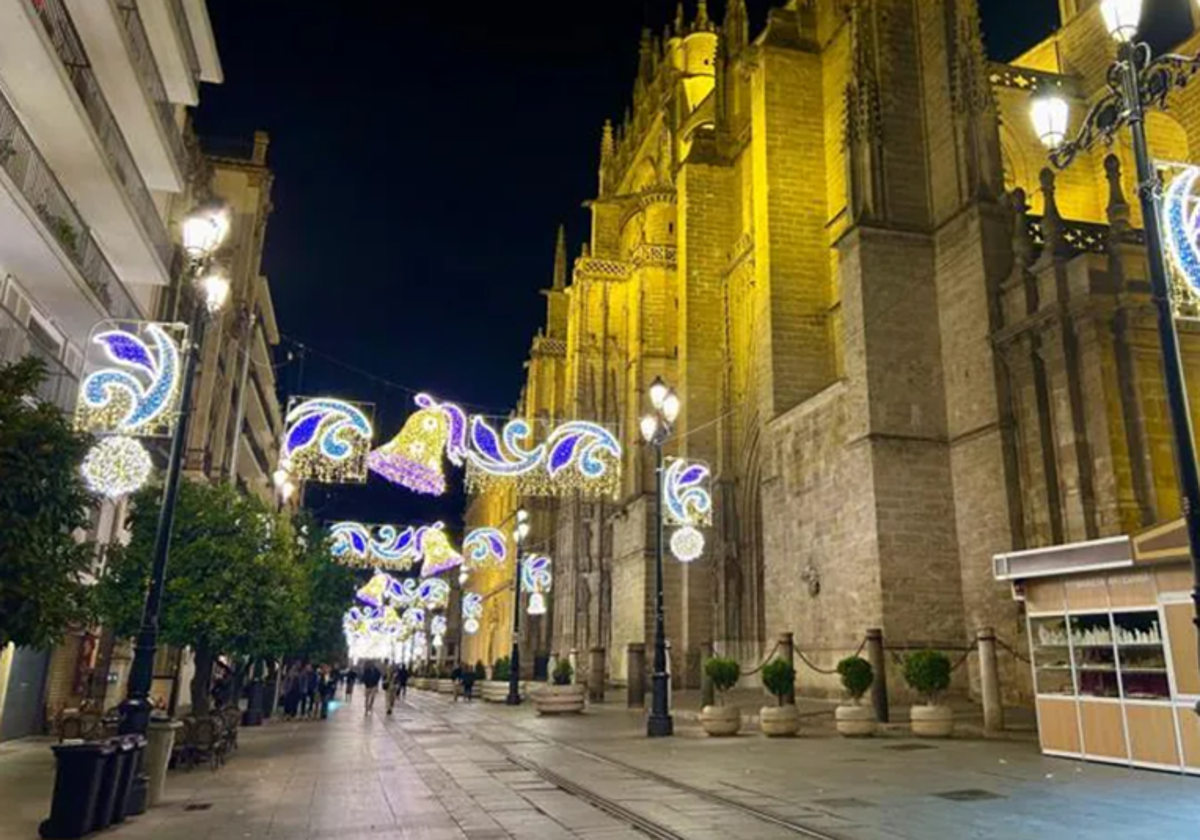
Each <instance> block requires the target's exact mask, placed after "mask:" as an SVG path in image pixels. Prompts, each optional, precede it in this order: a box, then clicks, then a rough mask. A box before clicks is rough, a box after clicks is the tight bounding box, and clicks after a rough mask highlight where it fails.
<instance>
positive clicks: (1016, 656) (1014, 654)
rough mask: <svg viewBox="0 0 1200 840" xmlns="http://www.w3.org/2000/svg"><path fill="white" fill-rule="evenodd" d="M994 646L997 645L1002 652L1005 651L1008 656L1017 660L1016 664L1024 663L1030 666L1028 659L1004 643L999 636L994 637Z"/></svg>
mask: <svg viewBox="0 0 1200 840" xmlns="http://www.w3.org/2000/svg"><path fill="white" fill-rule="evenodd" d="M996 644H998V645H999V646H1000V648H1001V649H1002V650H1005V651H1007V652H1008V654H1009V656H1011V657H1012V658H1013V659H1015V660H1017V661H1018V662H1024V663H1025V664H1026V665H1030V664H1032V663H1031V662H1030V660H1029V658H1028V657H1026V656H1022V655H1021V654H1020V653H1018V652H1017V650H1016V648H1014V647H1012V646H1011V645H1009V643H1008V642H1006V641H1004V640H1003V639H1001V638H1000V637H999V636H997V637H996Z"/></svg>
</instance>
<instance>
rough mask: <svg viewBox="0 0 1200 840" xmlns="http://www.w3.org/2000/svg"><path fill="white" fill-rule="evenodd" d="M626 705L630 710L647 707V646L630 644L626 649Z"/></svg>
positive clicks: (638, 643)
mask: <svg viewBox="0 0 1200 840" xmlns="http://www.w3.org/2000/svg"><path fill="white" fill-rule="evenodd" d="M625 705H626V706H628V707H629V708H630V709H644V708H645V707H646V645H645V643H644V642H630V643H629V646H628V647H627V648H626V649H625Z"/></svg>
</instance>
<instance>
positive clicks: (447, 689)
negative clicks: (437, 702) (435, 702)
mask: <svg viewBox="0 0 1200 840" xmlns="http://www.w3.org/2000/svg"><path fill="white" fill-rule="evenodd" d="M437 693H438V694H453V693H454V680H438V681H437Z"/></svg>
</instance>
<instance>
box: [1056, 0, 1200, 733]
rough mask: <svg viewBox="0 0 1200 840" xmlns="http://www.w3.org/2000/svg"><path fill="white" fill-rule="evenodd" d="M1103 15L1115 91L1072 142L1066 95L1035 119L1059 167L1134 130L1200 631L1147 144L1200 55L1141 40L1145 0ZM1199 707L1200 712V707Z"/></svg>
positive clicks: (1175, 346) (1174, 355) (1198, 494)
mask: <svg viewBox="0 0 1200 840" xmlns="http://www.w3.org/2000/svg"><path fill="white" fill-rule="evenodd" d="M1100 12H1101V14H1102V15H1103V16H1104V23H1105V25H1106V26H1107V27H1108V31H1109V34H1110V35H1111V36H1112V37H1113V38H1114V39H1115V40H1116V41H1117V42H1118V44H1119V48H1118V54H1117V60H1116V62H1115V63H1114V64H1113V65H1112V66H1111V67H1109V69H1108V92H1107V93H1105V95H1104V96H1103V97H1102V98H1101V99H1100V101H1099V102H1097V103H1096V104H1095V105H1094V106H1092V108H1091V110H1090V111H1088V113H1087V115H1086V116H1085V118H1084V121H1083V125H1082V127H1081V128H1080V129H1079V131H1078V133H1077V134H1076V135H1075V137H1074V138H1072V139H1068V138H1067V129H1068V122H1069V117H1070V108H1069V106H1068V105H1067V101H1066V100H1065V99H1064V98H1063V97H1061V96H1059V95H1057V94H1055V93H1050V94H1049V95H1042V96H1039V97H1038V98H1037V99H1035V100H1034V103H1033V107H1032V117H1033V123H1034V128H1035V130H1036V131H1037V133H1038V136H1039V137H1040V138H1041V139H1042V142H1043V143H1045V144H1046V146H1047V147H1048V148H1049V149H1050V162H1051V163H1053V164H1054V165H1055V166H1056V167H1057V168H1059V169H1065V168H1066V167H1068V166H1069V165H1070V164H1071V162H1072V161H1073V160H1074V159H1075V158H1076V157H1077V156H1078V155H1079V154H1080V153H1081V152H1086V151H1088V150H1090V149H1092V148H1093V147H1095V146H1096V145H1097V144H1098V143H1100V142H1102V141H1103V142H1104V143H1109V144H1111V143H1112V142H1113V140H1114V138H1115V137H1116V135H1117V133H1118V132H1119V131H1120V130H1121V129H1122V128H1125V127H1126V126H1128V127H1129V130H1130V132H1131V133H1132V135H1133V154H1134V157H1135V159H1136V161H1137V179H1138V186H1137V191H1138V197H1139V199H1140V200H1141V203H1142V218H1143V219H1144V224H1145V227H1146V258H1147V262H1148V264H1149V269H1150V287H1151V292H1152V294H1153V297H1154V305H1155V308H1156V309H1157V311H1158V337H1159V342H1160V344H1161V345H1162V355H1163V359H1162V362H1163V375H1164V378H1165V380H1166V383H1165V384H1166V390H1167V405H1168V408H1169V411H1170V416H1171V427H1172V430H1173V432H1174V437H1175V454H1176V458H1177V460H1178V467H1179V484H1180V490H1181V492H1182V495H1183V516H1184V522H1185V524H1186V527H1187V537H1188V546H1189V553H1190V554H1191V558H1192V574H1193V580H1194V587H1193V591H1192V601H1193V603H1194V605H1195V610H1196V617H1195V619H1194V620H1195V623H1196V626H1197V628H1198V629H1200V473H1198V472H1197V466H1196V446H1195V439H1194V437H1193V435H1192V419H1191V414H1190V412H1189V410H1188V397H1187V386H1186V381H1185V379H1184V373H1183V358H1182V354H1181V353H1180V349H1179V335H1178V333H1177V332H1176V330H1175V310H1174V306H1173V304H1172V301H1171V284H1170V280H1169V276H1168V273H1167V263H1166V257H1165V254H1164V252H1163V238H1162V222H1161V218H1162V217H1161V210H1162V181H1161V180H1160V179H1159V176H1158V171H1157V170H1156V169H1155V167H1154V162H1153V160H1151V157H1150V150H1149V146H1148V144H1147V142H1146V110H1147V109H1148V108H1150V107H1157V108H1160V109H1164V108H1166V105H1167V97H1168V95H1169V94H1170V93H1171V91H1172V90H1174V89H1175V88H1182V87H1183V86H1184V85H1185V84H1186V83H1187V81H1188V80H1189V79H1190V78H1191V77H1192V76H1193V75H1195V73H1196V72H1197V71H1198V70H1200V55H1198V56H1195V57H1192V58H1188V57H1186V56H1180V55H1170V54H1168V55H1161V56H1158V57H1155V56H1154V54H1153V52H1152V51H1151V49H1150V46H1149V45H1148V44H1145V43H1143V42H1140V41H1138V40H1137V31H1138V26H1139V24H1140V22H1141V16H1142V0H1102V2H1101V4H1100ZM1197 711H1198V712H1200V704H1198V705H1197Z"/></svg>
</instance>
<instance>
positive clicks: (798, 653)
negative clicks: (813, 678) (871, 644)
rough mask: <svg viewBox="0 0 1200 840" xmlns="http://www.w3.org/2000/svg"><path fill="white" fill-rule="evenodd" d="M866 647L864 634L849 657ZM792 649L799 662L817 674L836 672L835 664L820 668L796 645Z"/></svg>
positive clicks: (851, 657) (853, 656) (857, 654)
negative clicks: (830, 666)
mask: <svg viewBox="0 0 1200 840" xmlns="http://www.w3.org/2000/svg"><path fill="white" fill-rule="evenodd" d="M866 647H867V639H866V637H865V636H864V637H863V640H862V641H861V642H860V643H859V645H858V650H856V651H854V653H852V654H850V657H849V658H850V659H854V658H856V657H857V656H859V655H860V654H861V653H862V652H863V650H864V649H866ZM793 650H794V651H795V654H796V656H798V657H800V661H801V662H803V663H804V664H805V665H807V666H808V667H809V668H811V669H812V670H814V671H816V672H817V673H818V674H824V675H825V676H833V675H834V674H837V673H838V669H837V666H834V668H833V669H832V670H827V669H825V668H821V667H820V666H818V665H816V664H814V663H813V662H812V660H810V659H809V658H808V657H807V656H805V655H804V651H802V650H801V649H800V647H799V646H798V645H795V646H793Z"/></svg>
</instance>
